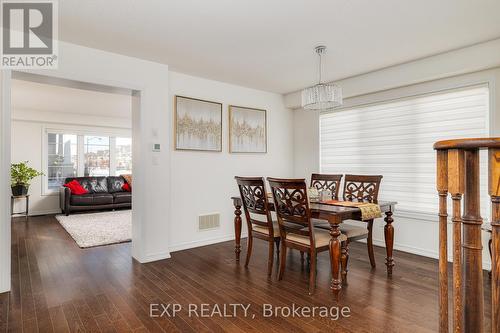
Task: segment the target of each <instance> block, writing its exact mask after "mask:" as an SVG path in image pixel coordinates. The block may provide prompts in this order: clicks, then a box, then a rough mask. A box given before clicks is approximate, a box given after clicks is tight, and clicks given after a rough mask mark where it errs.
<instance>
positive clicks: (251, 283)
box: [0, 216, 490, 332]
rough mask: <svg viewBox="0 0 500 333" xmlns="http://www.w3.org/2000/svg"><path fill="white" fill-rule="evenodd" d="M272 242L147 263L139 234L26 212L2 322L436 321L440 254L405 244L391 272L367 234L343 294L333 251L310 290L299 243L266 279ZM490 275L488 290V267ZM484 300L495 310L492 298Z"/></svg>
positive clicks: (120, 328)
mask: <svg viewBox="0 0 500 333" xmlns="http://www.w3.org/2000/svg"><path fill="white" fill-rule="evenodd" d="M267 251H268V250H267V245H266V244H265V242H259V241H255V242H254V251H253V255H252V259H251V261H250V266H249V268H248V269H245V268H244V267H243V263H240V264H237V263H236V262H235V259H234V245H233V242H225V243H220V244H216V245H211V246H206V247H202V248H196V249H191V250H186V251H180V252H175V253H172V258H171V259H169V260H162V261H158V262H154V263H149V264H139V263H137V262H136V261H134V260H132V259H131V255H130V243H127V244H117V245H111V246H104V247H97V248H91V249H86V250H81V249H79V248H78V247H77V245H76V244H75V242H74V241H73V240H72V239H71V238H70V236H69V235H68V234H67V233H66V232H65V231H64V229H63V228H62V227H61V226H60V225H59V224H58V223H57V221H56V220H55V218H54V217H52V216H42V217H32V218H30V219H29V220H28V222H26V221H24V219H18V220H16V221H15V222H13V224H12V291H11V292H10V293H5V294H1V295H0V331H13V332H21V331H24V332H36V331H39V332H52V331H55V332H68V331H71V332H86V331H92V332H148V331H149V332H161V331H164V332H210V331H214V332H328V331H332V332H333V331H335V332H435V331H437V328H438V322H437V320H438V311H437V300H438V298H437V267H438V266H437V261H436V260H433V259H429V258H424V257H419V256H416V255H410V254H406V253H402V252H397V251H396V252H395V255H394V257H395V260H396V267H395V269H394V273H393V277H392V279H388V278H387V276H386V270H385V265H384V249H383V248H376V249H375V256H376V260H377V264H378V267H377V269H376V270H374V271H371V270H370V263H369V261H368V256H367V253H366V247H365V244H360V243H353V244H352V245H351V246H350V253H351V257H350V261H349V269H350V270H349V274H348V282H349V285H348V286H345V287H344V289H343V293H342V298H341V300H340V302H339V303H336V302H334V301H333V299H332V297H331V293H330V291H329V278H330V276H329V259H328V253H322V254H321V255H319V257H318V280H317V290H316V293H315V295H313V296H308V295H307V286H308V280H307V279H308V272H307V266H305V267H304V268H301V264H300V255H299V253H297V252H296V251H290V252H291V253H290V254H289V255H288V259H287V260H288V262H287V270H286V272H285V275H284V280H283V281H280V282H278V281H276V278H275V277H273V279H272V280H268V279H267V263H266V260H267ZM274 269H275V271H276V269H277V265H275V268H274ZM485 281H486V282H485V291H486V292H485V294H486V297H489V296H490V282H489V280H488V279H487V274H485ZM151 303H163V304H168V303H171V304H180V305H181V306H182V310H181V311H180V312H179V313H177V315H176V316H175V317H170V318H169V317H165V316H163V317H160V318H151V317H150V304H151ZM189 303H193V304H195V305H197V306H199V307H201V304H202V303H208V304H210V306H213V305H214V304H218V305H220V306H223V305H224V304H232V303H243V304H250V309H249V316H248V317H244V316H243V312H239V313H238V316H237V317H232V318H220V317H217V316H215V317H211V318H203V317H196V316H194V315H193V316H191V317H190V316H189V312H188V304H189ZM266 303H269V304H273V305H274V306H290V307H291V306H292V304H293V303H295V304H296V305H298V306H328V307H343V306H347V307H349V308H350V317H348V318H342V317H341V318H339V319H338V320H331V319H329V318H321V317H319V316H315V317H313V318H306V317H302V318H292V317H285V316H277V317H270V318H263V314H262V307H263V304H266ZM485 305H486V311H487V315H488V316H489V314H490V307H489V302H485ZM160 312H161V308H160ZM198 313H199V312H198ZM450 313H451V312H450ZM285 314H286V313H285ZM252 315H255V318H252ZM488 318H489V317H488ZM485 322H486V323H487V324H486V325H489V320H486V321H485ZM485 329H486V331H488V330H489V326H487V327H485Z"/></svg>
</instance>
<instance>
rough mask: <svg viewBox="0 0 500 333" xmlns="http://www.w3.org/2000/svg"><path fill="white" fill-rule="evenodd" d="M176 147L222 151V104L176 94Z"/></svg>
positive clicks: (177, 148) (178, 148)
mask: <svg viewBox="0 0 500 333" xmlns="http://www.w3.org/2000/svg"><path fill="white" fill-rule="evenodd" d="M175 149H176V150H200V151H217V152H220V151H222V104H221V103H217V102H210V101H204V100H201V99H195V98H189V97H184V96H175Z"/></svg>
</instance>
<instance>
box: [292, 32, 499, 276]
mask: <svg viewBox="0 0 500 333" xmlns="http://www.w3.org/2000/svg"><path fill="white" fill-rule="evenodd" d="M499 50H500V43H499V41H497V42H495V43H493V44H492V43H487V44H484V45H483V44H480V45H478V46H477V47H476V48H467V49H464V50H458V51H453V52H450V53H448V54H442V55H438V56H435V57H430V58H426V59H422V60H418V61H415V62H410V63H407V64H403V65H398V66H394V67H390V68H386V69H382V70H379V71H376V72H372V73H368V74H366V75H360V76H356V77H353V78H349V79H345V80H341V81H339V82H338V83H339V84H340V85H341V86H342V87H343V88H344V95H345V96H346V98H345V100H344V107H349V106H353V105H363V104H366V103H374V102H379V101H384V100H391V99H395V98H400V97H405V96H412V95H416V94H423V93H427V92H433V91H439V90H445V89H451V88H455V87H460V86H467V85H473V84H477V83H484V82H486V83H488V84H489V86H490V107H491V113H490V132H491V135H492V136H499V135H500V104H499V103H498V101H500V67H495V68H491V69H487V70H479V71H477V70H476V71H473V72H471V73H467V72H465V73H464V72H463V71H464V70H467V69H471V70H472V69H478V68H481V69H483V68H485V67H486V68H487V67H490V66H492V65H494V64H496V66H498V64H500V52H496V51H499ZM487 51H488V53H486V54H482V52H487ZM491 52H493V54H492V53H491ZM466 64H467V65H466ZM458 73H460V74H458ZM297 98H298V97H297V94H290V95H288V96H286V98H285V100H286V101H287V105H288V106H296V105H297V103H299V101H298V99H297ZM338 112H342V111H341V110H340V111H338ZM294 129H295V131H294V174H295V176H296V177H303V176H306V175H309V174H310V173H311V172H312V171H319V136H318V134H319V113H315V112H311V111H303V110H300V109H296V110H295V111H294ZM381 173H383V171H381ZM482 195H488V194H487V193H482ZM437 199H438V198H437V194H436V200H437ZM395 200H397V198H395ZM394 218H395V222H394V224H393V225H394V228H395V248H396V249H399V250H402V251H406V252H410V253H415V254H419V255H424V256H428V257H433V258H437V257H438V241H439V238H438V224H437V212H429V214H408V213H404V214H403V213H402V212H400V213H398V212H397V207H396V214H395V215H394ZM483 218H488V219H489V217H486V216H484V217H483ZM383 225H384V223H383V221H382V220H379V221H376V224H375V228H374V243H375V244H379V245H383V244H384V236H383ZM488 237H489V236H487V235H486V234H485V235H484V237H483V247H484V251H483V266H484V267H485V268H486V269H489V267H490V265H491V262H490V257H489V253H488V251H487V240H488V239H489V238H488ZM449 239H450V240H451V234H450V238H449ZM396 261H397V258H396ZM380 264H382V262H380Z"/></svg>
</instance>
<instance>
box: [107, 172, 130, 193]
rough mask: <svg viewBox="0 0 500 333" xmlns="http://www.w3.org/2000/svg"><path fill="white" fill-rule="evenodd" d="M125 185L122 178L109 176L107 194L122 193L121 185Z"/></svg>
mask: <svg viewBox="0 0 500 333" xmlns="http://www.w3.org/2000/svg"><path fill="white" fill-rule="evenodd" d="M124 184H126V183H125V179H124V178H123V177H122V176H109V177H108V192H109V193H115V192H123V189H122V187H123V185H124Z"/></svg>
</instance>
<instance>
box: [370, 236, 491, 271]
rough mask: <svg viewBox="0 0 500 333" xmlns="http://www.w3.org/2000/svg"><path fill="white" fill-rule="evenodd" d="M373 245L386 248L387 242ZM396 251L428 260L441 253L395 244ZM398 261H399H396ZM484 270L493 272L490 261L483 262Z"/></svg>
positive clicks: (450, 260) (378, 240) (378, 241)
mask: <svg viewBox="0 0 500 333" xmlns="http://www.w3.org/2000/svg"><path fill="white" fill-rule="evenodd" d="M363 242H364V243H366V241H365V240H363ZM373 245H377V246H381V247H385V241H383V240H380V239H374V240H373ZM394 250H398V251H402V252H407V253H411V254H416V255H419V256H423V257H428V258H433V259H439V253H438V252H436V251H429V250H427V249H423V248H419V247H414V246H408V245H403V244H398V243H394ZM395 260H397V259H395ZM448 261H449V262H452V258H451V257H450V256H448ZM483 269H486V270H491V263H490V262H488V261H483Z"/></svg>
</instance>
